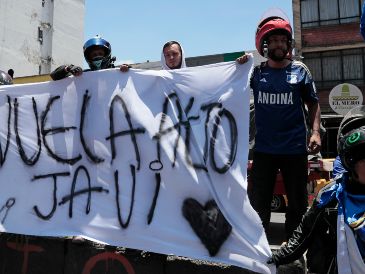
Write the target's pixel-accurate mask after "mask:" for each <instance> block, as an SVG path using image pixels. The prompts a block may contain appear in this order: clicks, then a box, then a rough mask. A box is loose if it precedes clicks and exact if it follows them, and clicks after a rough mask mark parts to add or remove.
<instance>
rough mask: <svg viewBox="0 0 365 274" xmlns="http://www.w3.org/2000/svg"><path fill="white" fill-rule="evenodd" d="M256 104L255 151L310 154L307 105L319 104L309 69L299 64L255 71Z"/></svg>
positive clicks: (264, 67) (253, 76)
mask: <svg viewBox="0 0 365 274" xmlns="http://www.w3.org/2000/svg"><path fill="white" fill-rule="evenodd" d="M251 88H252V90H253V95H254V102H255V123H256V135H255V151H258V152H263V153H270V154H302V153H306V152H307V126H306V125H307V123H306V119H307V118H306V116H307V115H306V111H305V108H304V102H318V97H317V93H316V88H315V85H314V82H313V79H312V77H311V75H310V72H309V70H308V68H307V67H306V66H305V65H304V64H303V63H302V62H298V61H292V62H291V63H290V64H289V65H288V66H287V67H285V68H281V69H277V68H270V67H269V66H267V63H262V64H261V65H260V66H257V67H255V69H254V71H253V74H252V76H251Z"/></svg>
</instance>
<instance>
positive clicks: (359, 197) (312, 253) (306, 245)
mask: <svg viewBox="0 0 365 274" xmlns="http://www.w3.org/2000/svg"><path fill="white" fill-rule="evenodd" d="M346 121H349V122H346ZM351 124H352V125H351ZM344 125H347V126H351V127H353V129H352V130H350V131H349V132H347V133H345V134H342V130H344V127H343V126H344ZM354 125H356V127H354ZM341 126H342V127H341ZM341 126H340V128H339V134H338V154H339V156H340V158H341V162H342V165H343V167H344V168H345V170H346V172H344V173H340V174H339V175H338V176H337V177H336V178H335V179H334V181H333V182H332V183H331V184H329V185H327V186H325V187H324V188H323V189H321V191H320V192H319V194H318V196H317V198H316V200H315V202H314V203H313V205H312V207H311V208H310V209H309V210H308V211H307V213H306V214H305V215H304V216H303V219H302V221H301V223H300V225H299V226H298V227H297V228H296V230H295V231H294V233H293V235H292V237H291V238H290V239H289V240H288V242H287V243H286V244H284V245H283V246H282V247H281V248H280V249H279V250H277V251H274V252H273V255H272V258H271V259H270V260H269V262H268V263H275V264H276V265H282V264H287V263H291V262H293V261H294V260H296V259H298V258H300V257H301V256H302V255H303V254H304V253H305V252H306V251H307V254H306V256H307V265H308V270H309V272H311V273H312V272H313V273H353V274H360V273H365V263H364V260H365V106H359V107H356V108H354V109H353V110H351V111H350V112H349V113H348V114H347V115H346V116H345V118H344V120H343V122H342V123H341Z"/></svg>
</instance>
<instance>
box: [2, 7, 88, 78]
mask: <svg viewBox="0 0 365 274" xmlns="http://www.w3.org/2000/svg"><path fill="white" fill-rule="evenodd" d="M84 15H85V0H56V1H55V0H16V1H14V0H1V1H0V26H1V28H0V69H1V70H4V71H7V70H8V69H10V68H12V69H13V70H14V71H15V74H14V77H22V76H29V75H41V74H49V73H50V72H51V71H52V70H53V69H55V68H56V67H58V66H60V65H62V64H67V63H73V64H75V65H79V66H82V64H83V56H82V54H80V52H82V46H83V42H84V37H83V33H84Z"/></svg>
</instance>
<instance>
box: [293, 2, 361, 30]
mask: <svg viewBox="0 0 365 274" xmlns="http://www.w3.org/2000/svg"><path fill="white" fill-rule="evenodd" d="M363 2H364V0H301V1H300V4H301V22H302V27H303V28H310V27H316V26H323V25H333V24H345V23H351V22H359V20H360V16H361V7H362V4H363Z"/></svg>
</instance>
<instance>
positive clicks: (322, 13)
mask: <svg viewBox="0 0 365 274" xmlns="http://www.w3.org/2000/svg"><path fill="white" fill-rule="evenodd" d="M363 2H364V0H293V1H292V3H293V19H294V21H293V22H294V38H295V41H296V50H297V52H296V54H297V55H299V56H300V58H301V59H302V61H303V62H304V63H305V64H306V65H307V66H308V67H309V69H310V71H311V73H312V76H313V78H314V80H315V83H316V87H317V91H318V94H319V97H320V106H321V111H322V122H323V125H324V127H325V128H326V130H327V132H326V134H325V136H324V138H323V150H322V154H323V156H324V157H334V156H336V154H337V152H336V136H337V129H338V125H339V123H340V121H341V119H342V118H343V116H342V115H340V114H338V113H335V112H334V111H333V110H332V108H331V107H330V103H329V102H330V92H331V90H332V89H333V88H334V87H335V86H337V85H339V84H343V83H348V84H351V85H355V86H356V87H358V88H359V89H360V91H361V93H362V95H363V97H364V98H365V96H364V95H365V93H364V91H365V42H364V40H363V38H362V36H361V34H360V28H359V24H360V16H361V9H362V4H363Z"/></svg>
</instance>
